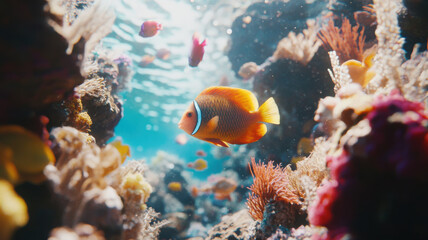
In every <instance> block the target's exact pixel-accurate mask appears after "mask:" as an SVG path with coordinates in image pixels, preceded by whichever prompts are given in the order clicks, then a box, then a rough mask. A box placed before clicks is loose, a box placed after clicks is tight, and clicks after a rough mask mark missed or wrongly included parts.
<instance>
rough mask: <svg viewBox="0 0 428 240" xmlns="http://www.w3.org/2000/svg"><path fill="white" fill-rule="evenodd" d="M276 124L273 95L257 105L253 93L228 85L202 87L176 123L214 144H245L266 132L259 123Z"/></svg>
mask: <svg viewBox="0 0 428 240" xmlns="http://www.w3.org/2000/svg"><path fill="white" fill-rule="evenodd" d="M263 122H265V123H272V124H279V111H278V106H277V105H276V103H275V101H274V100H273V98H269V99H268V100H267V101H266V102H265V103H263V105H262V106H261V107H260V108H259V103H258V102H257V99H256V97H255V96H254V94H253V93H252V92H250V91H248V90H244V89H239V88H232V87H210V88H207V89H205V90H204V91H202V92H201V93H200V94H199V95H198V96H197V97H196V99H195V100H194V101H193V102H192V103H191V104H190V106H189V108H188V109H187V110H186V111H185V112H184V114H183V117H182V118H181V120H180V122H179V123H178V127H179V128H180V129H182V130H184V131H185V132H187V133H188V134H190V135H192V136H194V137H196V138H199V139H201V140H204V141H207V142H209V143H212V144H214V145H217V146H222V147H229V145H228V143H230V144H247V143H252V142H255V141H257V140H259V139H260V138H261V137H263V136H264V135H265V134H266V131H267V128H266V125H265V124H264V123H263Z"/></svg>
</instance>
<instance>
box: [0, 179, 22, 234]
mask: <svg viewBox="0 0 428 240" xmlns="http://www.w3.org/2000/svg"><path fill="white" fill-rule="evenodd" d="M0 193H1V194H0V239H5V240H7V239H9V238H10V237H11V235H12V233H13V231H14V230H15V229H16V228H18V227H22V226H24V225H25V224H27V222H28V213H27V205H26V204H25V202H24V200H23V199H22V198H21V197H20V196H18V194H16V192H15V190H13V186H12V184H10V183H9V182H7V181H5V180H1V179H0Z"/></svg>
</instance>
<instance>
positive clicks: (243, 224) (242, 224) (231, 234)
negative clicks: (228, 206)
mask: <svg viewBox="0 0 428 240" xmlns="http://www.w3.org/2000/svg"><path fill="white" fill-rule="evenodd" d="M255 225H256V222H255V221H253V220H252V219H251V217H250V215H249V213H248V211H247V210H245V209H243V210H241V211H239V212H236V213H234V214H231V215H227V216H224V217H223V218H222V221H221V222H220V223H219V224H217V225H216V226H214V227H213V228H212V229H211V230H210V231H209V232H208V237H207V238H205V239H207V240H208V239H209V240H215V239H216V240H217V239H218V240H220V239H251V237H252V236H253V235H254V227H255Z"/></svg>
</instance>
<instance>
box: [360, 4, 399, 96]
mask: <svg viewBox="0 0 428 240" xmlns="http://www.w3.org/2000/svg"><path fill="white" fill-rule="evenodd" d="M373 2H374V5H373V7H374V9H375V10H376V18H377V28H376V32H375V33H376V38H377V41H378V50H377V53H376V57H375V61H374V69H375V70H376V72H377V74H376V76H375V77H374V79H373V80H372V81H371V82H370V83H369V86H368V89H369V90H370V91H371V92H375V91H383V93H388V92H389V91H391V89H393V88H399V89H401V88H402V82H401V76H402V68H401V64H402V62H403V59H404V50H403V49H402V47H403V43H404V38H402V37H401V36H400V27H399V26H398V12H399V11H400V10H401V9H402V7H403V6H402V3H401V0H391V1H382V0H375V1H373Z"/></svg>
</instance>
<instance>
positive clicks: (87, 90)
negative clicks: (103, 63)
mask: <svg viewBox="0 0 428 240" xmlns="http://www.w3.org/2000/svg"><path fill="white" fill-rule="evenodd" d="M106 84H107V83H106V82H105V80H104V79H103V78H93V79H87V80H85V82H84V83H83V84H81V85H80V86H78V87H77V88H76V92H77V93H78V94H79V95H80V97H81V99H82V104H83V106H84V108H85V110H86V111H87V113H88V114H89V116H90V117H91V119H92V125H91V135H92V136H94V137H95V139H96V141H97V144H98V145H100V146H102V145H104V144H105V143H106V142H107V140H109V139H110V138H111V137H112V136H113V135H114V132H113V130H114V127H115V126H116V125H117V124H118V123H119V121H120V119H121V118H122V103H121V102H120V100H119V97H117V96H116V95H112V93H111V87H110V86H108V85H106Z"/></svg>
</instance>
